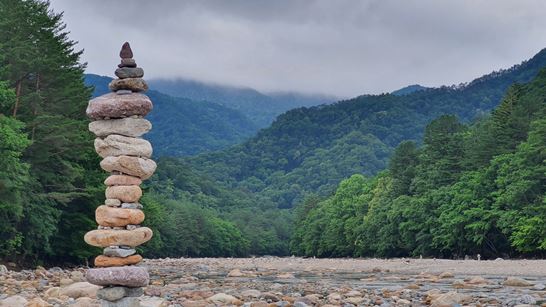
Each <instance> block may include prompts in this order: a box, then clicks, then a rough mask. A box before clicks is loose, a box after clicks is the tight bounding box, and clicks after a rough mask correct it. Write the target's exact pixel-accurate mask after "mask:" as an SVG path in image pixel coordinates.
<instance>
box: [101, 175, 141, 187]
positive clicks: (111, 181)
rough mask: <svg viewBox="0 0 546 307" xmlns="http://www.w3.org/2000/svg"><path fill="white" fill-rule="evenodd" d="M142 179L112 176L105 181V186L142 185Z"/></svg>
mask: <svg viewBox="0 0 546 307" xmlns="http://www.w3.org/2000/svg"><path fill="white" fill-rule="evenodd" d="M141 183H142V179H140V178H138V177H133V176H127V175H110V176H109V177H108V178H106V180H104V184H105V185H140V184H141Z"/></svg>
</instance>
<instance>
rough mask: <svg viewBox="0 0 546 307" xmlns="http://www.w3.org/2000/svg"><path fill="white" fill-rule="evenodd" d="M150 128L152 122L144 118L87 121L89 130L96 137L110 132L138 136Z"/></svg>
mask: <svg viewBox="0 0 546 307" xmlns="http://www.w3.org/2000/svg"><path fill="white" fill-rule="evenodd" d="M150 129H152V123H150V122H149V121H148V120H145V119H144V118H133V117H128V118H121V119H107V120H97V121H94V122H91V123H89V131H91V132H93V133H94V134H95V135H96V136H98V137H105V136H108V135H110V134H119V135H124V136H131V137H139V136H142V135H143V134H144V133H146V132H148V131H150Z"/></svg>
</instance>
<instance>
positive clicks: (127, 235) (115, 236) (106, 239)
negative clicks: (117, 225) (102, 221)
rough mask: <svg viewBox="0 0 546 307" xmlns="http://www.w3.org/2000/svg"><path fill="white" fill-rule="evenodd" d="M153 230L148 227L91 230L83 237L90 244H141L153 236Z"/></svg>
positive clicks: (98, 245) (104, 245)
mask: <svg viewBox="0 0 546 307" xmlns="http://www.w3.org/2000/svg"><path fill="white" fill-rule="evenodd" d="M152 235H153V232H152V230H151V229H150V228H148V227H139V228H137V229H135V230H114V229H112V230H102V229H97V230H91V231H89V232H88V233H86V234H85V236H84V237H83V239H84V240H85V242H86V243H87V244H89V245H93V246H96V247H108V246H113V245H117V246H119V245H127V246H131V247H135V246H139V245H141V244H143V243H146V242H148V241H149V240H150V239H151V238H152Z"/></svg>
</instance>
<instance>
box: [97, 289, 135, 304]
mask: <svg viewBox="0 0 546 307" xmlns="http://www.w3.org/2000/svg"><path fill="white" fill-rule="evenodd" d="M142 294H144V291H143V290H142V288H128V287H105V288H102V289H99V291H97V298H99V299H102V300H107V301H111V302H113V301H117V300H119V299H122V298H124V297H139V296H141V295H142Z"/></svg>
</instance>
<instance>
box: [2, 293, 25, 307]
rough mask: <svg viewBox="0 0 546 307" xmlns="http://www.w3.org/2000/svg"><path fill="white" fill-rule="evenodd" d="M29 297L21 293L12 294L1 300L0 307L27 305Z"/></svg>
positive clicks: (22, 306)
mask: <svg viewBox="0 0 546 307" xmlns="http://www.w3.org/2000/svg"><path fill="white" fill-rule="evenodd" d="M27 303H28V301H27V299H26V298H24V297H22V296H20V295H12V296H9V297H7V298H5V299H3V300H0V307H25V305H26V304H27Z"/></svg>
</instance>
